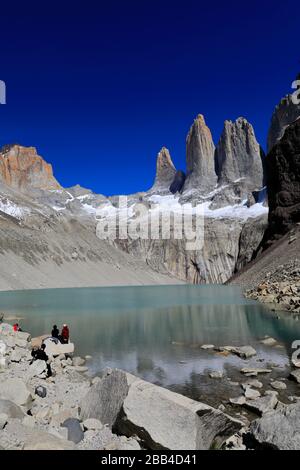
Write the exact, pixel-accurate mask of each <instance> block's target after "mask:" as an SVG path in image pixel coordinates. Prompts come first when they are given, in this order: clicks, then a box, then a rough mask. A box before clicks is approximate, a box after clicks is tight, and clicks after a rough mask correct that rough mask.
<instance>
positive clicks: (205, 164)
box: [183, 114, 217, 193]
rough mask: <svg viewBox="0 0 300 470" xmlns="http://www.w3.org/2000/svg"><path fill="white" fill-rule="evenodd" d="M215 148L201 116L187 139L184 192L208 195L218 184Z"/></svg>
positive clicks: (200, 115)
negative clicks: (198, 192)
mask: <svg viewBox="0 0 300 470" xmlns="http://www.w3.org/2000/svg"><path fill="white" fill-rule="evenodd" d="M214 153H215V146H214V143H213V139H212V135H211V132H210V130H209V128H208V127H207V125H206V123H205V120H204V117H203V115H202V114H199V115H198V116H197V118H196V119H195V121H194V123H193V125H192V127H191V129H190V131H189V133H188V136H187V139H186V167H187V174H186V179H185V183H184V188H183V191H184V192H186V191H190V190H194V189H196V190H198V191H200V192H202V193H207V192H209V191H211V190H213V189H214V188H215V186H216V183H217V175H216V172H215V160H214Z"/></svg>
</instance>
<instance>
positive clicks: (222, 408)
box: [218, 403, 226, 411]
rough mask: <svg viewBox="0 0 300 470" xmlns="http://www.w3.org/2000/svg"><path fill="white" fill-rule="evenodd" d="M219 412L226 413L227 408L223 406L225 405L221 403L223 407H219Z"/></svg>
mask: <svg viewBox="0 0 300 470" xmlns="http://www.w3.org/2000/svg"><path fill="white" fill-rule="evenodd" d="M218 410H220V411H225V410H226V407H225V406H224V405H223V403H221V405H219V406H218Z"/></svg>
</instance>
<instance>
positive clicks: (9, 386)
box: [0, 378, 32, 406]
mask: <svg viewBox="0 0 300 470" xmlns="http://www.w3.org/2000/svg"><path fill="white" fill-rule="evenodd" d="M0 398H2V399H4V400H10V401H12V402H13V403H15V404H16V405H23V406H27V405H28V404H29V403H30V402H31V400H32V397H31V393H30V391H29V390H28V388H27V387H26V385H25V383H24V382H23V380H22V379H19V378H10V379H7V380H6V381H5V382H2V383H0Z"/></svg>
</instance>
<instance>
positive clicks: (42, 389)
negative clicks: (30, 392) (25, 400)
mask: <svg viewBox="0 0 300 470" xmlns="http://www.w3.org/2000/svg"><path fill="white" fill-rule="evenodd" d="M34 393H35V394H36V395H37V396H39V397H40V398H45V397H46V395H47V389H46V387H43V386H42V385H38V386H37V387H35V391H34Z"/></svg>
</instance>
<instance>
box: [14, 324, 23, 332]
mask: <svg viewBox="0 0 300 470" xmlns="http://www.w3.org/2000/svg"><path fill="white" fill-rule="evenodd" d="M13 329H14V331H15V332H17V331H22V330H21V328H20V326H19V323H15V324H14V325H13Z"/></svg>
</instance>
